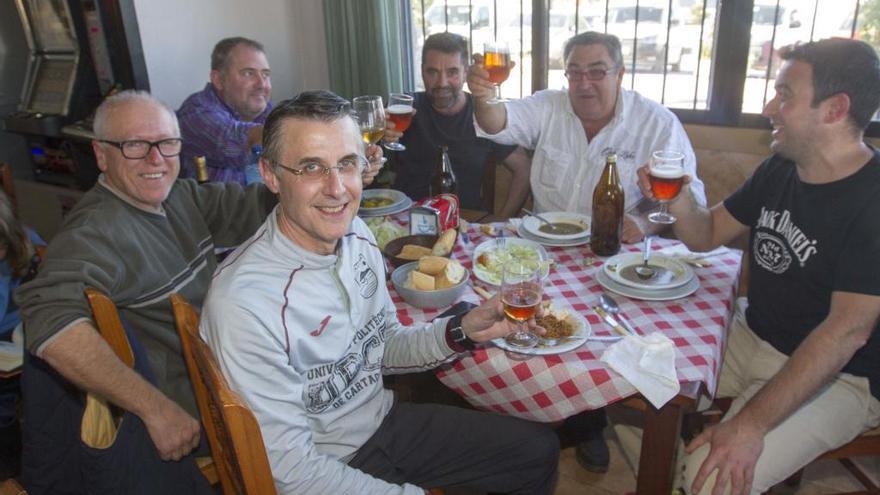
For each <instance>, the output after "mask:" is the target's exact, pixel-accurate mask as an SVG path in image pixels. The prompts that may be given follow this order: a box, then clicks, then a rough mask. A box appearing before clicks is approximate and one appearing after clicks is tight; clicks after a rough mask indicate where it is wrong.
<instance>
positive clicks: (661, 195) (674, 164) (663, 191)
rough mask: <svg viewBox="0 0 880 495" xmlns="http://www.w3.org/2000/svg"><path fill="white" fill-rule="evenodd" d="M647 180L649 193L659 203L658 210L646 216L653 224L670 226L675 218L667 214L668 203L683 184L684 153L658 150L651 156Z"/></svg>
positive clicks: (676, 194)
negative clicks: (649, 186)
mask: <svg viewBox="0 0 880 495" xmlns="http://www.w3.org/2000/svg"><path fill="white" fill-rule="evenodd" d="M649 169H650V170H649V175H648V180H649V181H650V182H651V192H653V193H654V196H655V197H656V198H657V201H659V202H660V210H659V211H655V212H653V213H651V214H650V215H648V220H650V221H652V222H654V223H662V224H672V223H675V217H674V216H672V215H670V214H669V211H668V208H669V206H668V205H669V202H670V201H672V200H673V199H675V197H676V196H678V193H679V192H680V191H681V185H682V184H683V183H684V153H681V152H679V151H667V150H660V151H655V152H654V153H652V154H651V164H650V167H649Z"/></svg>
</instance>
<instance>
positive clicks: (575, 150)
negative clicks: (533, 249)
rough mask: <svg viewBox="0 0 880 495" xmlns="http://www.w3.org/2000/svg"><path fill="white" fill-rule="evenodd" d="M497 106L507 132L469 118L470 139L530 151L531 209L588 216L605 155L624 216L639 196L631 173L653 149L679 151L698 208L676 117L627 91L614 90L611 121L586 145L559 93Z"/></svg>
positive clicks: (691, 165)
mask: <svg viewBox="0 0 880 495" xmlns="http://www.w3.org/2000/svg"><path fill="white" fill-rule="evenodd" d="M505 105H506V107H507V127H505V128H504V129H503V130H502V131H501V132H499V133H498V134H488V133H486V132H485V131H483V129H481V128H480V126H479V124H477V122H476V119H475V120H474V127H475V128H476V131H477V136H480V137H485V138H488V139H491V140H493V141H495V142H498V143H501V144H518V145H520V146H522V147H524V148H528V149H533V150H535V155H534V157H533V158H532V168H531V177H530V182H531V187H532V195H533V196H534V200H535V210H537V211H538V212H544V211H573V212H578V213H582V214H585V215H590V214H591V212H592V207H593V189H594V188H595V187H596V184H597V183H598V182H599V178H600V177H601V176H602V170H603V168H604V167H605V157H606V155H608V154H609V153H616V154H617V169H618V173H619V174H620V181H621V185H622V186H623V190H624V195H625V196H626V205H625V208H626V210H627V211H630V210H631V209H632V208H633V207H635V206H636V205H637V204H638V203H639V202H640V201H641V200H642V198H643V196H642V193H641V191H640V190H639V186H638V177H637V175H636V170H637V169H638V168H639V167H641V166H642V165H644V164H646V163H648V160H649V159H650V158H651V153H652V152H653V151H655V150H677V151H681V152H682V153H684V155H685V173H686V174H688V175H690V176H691V179H692V182H691V190H692V191H693V193H694V197H696V199H697V201H698V202H699V203H700V204H702V205H704V206H705V204H706V193H705V191H704V186H703V182H702V181H701V180H700V179H699V178H698V177H697V160H696V157H695V156H694V150H693V148H692V147H691V143H690V140H688V137H687V134H686V133H685V132H684V128H683V127H682V125H681V123H680V122H679V121H678V118H677V117H676V116H675V114H673V113H672V112H670V111H669V110H668V109H667V108H665V107H663V106H662V105H660V104H659V103H657V102H654V101H652V100H649V99H648V98H645V97H644V96H642V95H640V94H638V93H636V92H635V91H629V90H626V89H623V88H621V90H620V97H619V98H618V99H617V105H616V106H615V109H614V118H612V120H611V122H609V123H608V124H607V125H606V126H605V127H603V128H602V130H600V131H599V133H598V134H596V136H595V137H593V139H592V140H591V141H589V142H588V141H587V135H586V133H585V131H584V128H583V125H582V124H581V121H580V119H579V118H578V117H577V115H575V113H574V109H573V108H572V106H571V100H570V99H569V96H568V91H566V90H553V89H548V90H544V91H539V92H537V93H535V94H533V95H531V96H528V97H526V98H523V99H521V100H512V101H509V102H507V103H505Z"/></svg>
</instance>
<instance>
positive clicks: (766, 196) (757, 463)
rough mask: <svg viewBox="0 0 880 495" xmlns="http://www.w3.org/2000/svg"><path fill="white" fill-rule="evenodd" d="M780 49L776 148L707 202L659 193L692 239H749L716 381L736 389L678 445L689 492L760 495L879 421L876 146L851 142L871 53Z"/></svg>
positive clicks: (865, 113)
mask: <svg viewBox="0 0 880 495" xmlns="http://www.w3.org/2000/svg"><path fill="white" fill-rule="evenodd" d="M782 58H783V60H784V62H783V64H782V66H781V68H780V70H779V74H778V76H777V78H776V96H775V97H774V98H773V99H772V100H771V101H770V102H769V103H767V106H766V107H765V108H764V115H765V116H766V117H768V118H769V119H770V122H771V124H772V125H773V135H772V137H773V141H772V143H771V150H772V151H773V152H774V155H772V156H771V157H770V158H768V159H767V160H766V161H765V162H764V163H762V164H761V165H760V166H759V167H758V169H757V170H756V171H755V173H754V175H753V176H752V177H751V178H749V179H748V180H747V181H746V183H745V184H744V185H743V186H742V187H741V188H740V189H739V190H738V191H736V192H735V193H734V194H733V195H731V196H730V197H729V198H727V200H725V201H724V202H723V203H721V204H718V205H716V206H715V207H713V208H712V209H711V211H710V210H707V209H705V208H701V207H699V206H698V205H697V204H696V203H695V202H694V200H693V198H692V196H691V194H690V192H689V190H688V188H683V189H682V194H681V195H680V196H679V197H678V198H677V199H676V200H675V201H674V202H673V203H672V204H671V205H670V211H671V212H672V213H673V214H674V215H675V216H676V217H678V222H677V223H676V224H675V227H674V228H675V233H676V234H677V235H678V237H679V238H680V239H681V240H683V241H684V242H685V243H686V244H687V245H688V247H689V248H691V249H692V250H695V251H708V250H710V249H712V248H715V247H717V246H719V245H721V244H724V243H726V242H729V241H731V240H732V239H734V238H735V237H737V236H738V235H740V234H744V233H746V232H748V233H749V238H750V255H749V269H750V270H749V274H750V280H749V289H748V301H747V302H746V301H740V302H739V304H737V311H736V314H735V315H734V320H733V322H732V324H731V329H730V337H729V339H728V343H727V349H726V351H725V356H724V363H723V368H722V370H721V373H720V376H719V385H718V392H717V395H718V396H731V397H733V398H734V400H733V403H732V406H731V409H730V410H729V411H728V413H727V414H726V416H725V418H724V420H723V422H721V423H720V424H718V425H717V426H714V427H712V428H709V429H707V430H706V431H704V432H703V433H702V434H701V435H699V436H698V437H697V438H695V439H694V440H693V442H691V444H690V445H688V447H687V449H686V452H687V454H688V455H687V457H686V459H685V466H686V471H685V488H686V489H687V490H688V493H708V492H709V491H711V490H712V489H713V488H714V487H716V483H717V485H718V486H717V488H719V489H724V490H725V491H724V493H728V491H727V489H726V488H725V486H726V485H727V484H728V483H729V485H730V486H729V488H730V492H731V493H762V492H764V491H766V490H767V489H769V488H770V487H771V486H772V485H774V484H776V483H778V482H780V481H782V480H784V479H786V478H787V477H788V476H789V475H791V474H792V473H794V472H796V471H797V470H799V469H800V468H801V467H803V466H804V465H805V464H807V463H808V462H810V461H811V460H813V459H814V458H816V457H817V456H818V455H819V454H821V453H823V452H825V451H827V450H830V449H834V448H836V447H838V446H840V445H843V444H845V443H847V442H849V441H850V440H852V439H853V438H854V437H855V436H857V435H858V434H860V433H861V432H863V431H865V430H868V429H870V428H873V427H876V426H877V425H878V424H880V401H878V397H880V360H878V358H877V356H878V355H880V332H876V331H875V330H876V328H877V326H878V317H880V263H878V262H877V260H878V259H880V224H878V222H877V218H880V153H878V152H877V151H876V150H875V149H873V148H872V147H870V146H868V145H867V144H865V143H864V141H863V137H864V129H865V128H866V127H867V125H868V123H869V122H870V121H871V117H872V115H873V114H874V113H875V112H876V111H877V108H878V106H880V60H878V57H877V54H876V53H875V52H874V49H873V48H871V47H870V46H869V45H867V44H865V43H862V42H859V41H854V40H844V39H831V40H823V41H818V42H813V43H807V44H804V45H799V46H797V47H795V48H793V49H791V50H789V51H787V52H784V53H783V54H782ZM639 177H640V187H641V189H642V191H643V192H644V193H645V195H646V196H648V197H650V195H651V192H650V186H649V185H648V180H647V171H646V170H645V169H642V170H640V171H639ZM746 306H747V308H746Z"/></svg>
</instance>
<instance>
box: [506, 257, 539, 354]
mask: <svg viewBox="0 0 880 495" xmlns="http://www.w3.org/2000/svg"><path fill="white" fill-rule="evenodd" d="M501 302H502V303H503V304H504V314H505V315H507V317H508V318H509V319H511V320H513V321H515V322H517V325H518V327H519V328H518V329H517V331H516V332H514V333H511V334H509V335H508V336H507V337H505V340H506V341H507V343H508V344H510V345H511V346H513V347H519V348H522V349H529V348H532V347H535V346H536V345H538V336H537V335H535V334H534V333H532V332H530V331H529V329H528V327H527V326H526V323H525V322H526V321H528V320H529V319H530V318H534V317H535V315H536V314H537V312H538V305H539V304H541V263H540V262H539V261H532V260H512V261H510V262H508V263H507V264H505V265H504V268H503V270H502V275H501Z"/></svg>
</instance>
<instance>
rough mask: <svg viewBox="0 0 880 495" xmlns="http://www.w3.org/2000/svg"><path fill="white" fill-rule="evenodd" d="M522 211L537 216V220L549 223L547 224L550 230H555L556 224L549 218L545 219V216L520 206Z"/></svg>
mask: <svg viewBox="0 0 880 495" xmlns="http://www.w3.org/2000/svg"><path fill="white" fill-rule="evenodd" d="M522 211H524V212H526V213H527V214H529V215H531V216H533V217H535V218H537V219H538V220H540V221H542V222H544V223H546V224H547V225H549V226H550V230H556V224H554V223H553V222H551V221H550V220H547V219H546V218H544V217H542V216H541V215H538V214H537V213H532V212H531V211H530V210H527V209H525V208H522Z"/></svg>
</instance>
